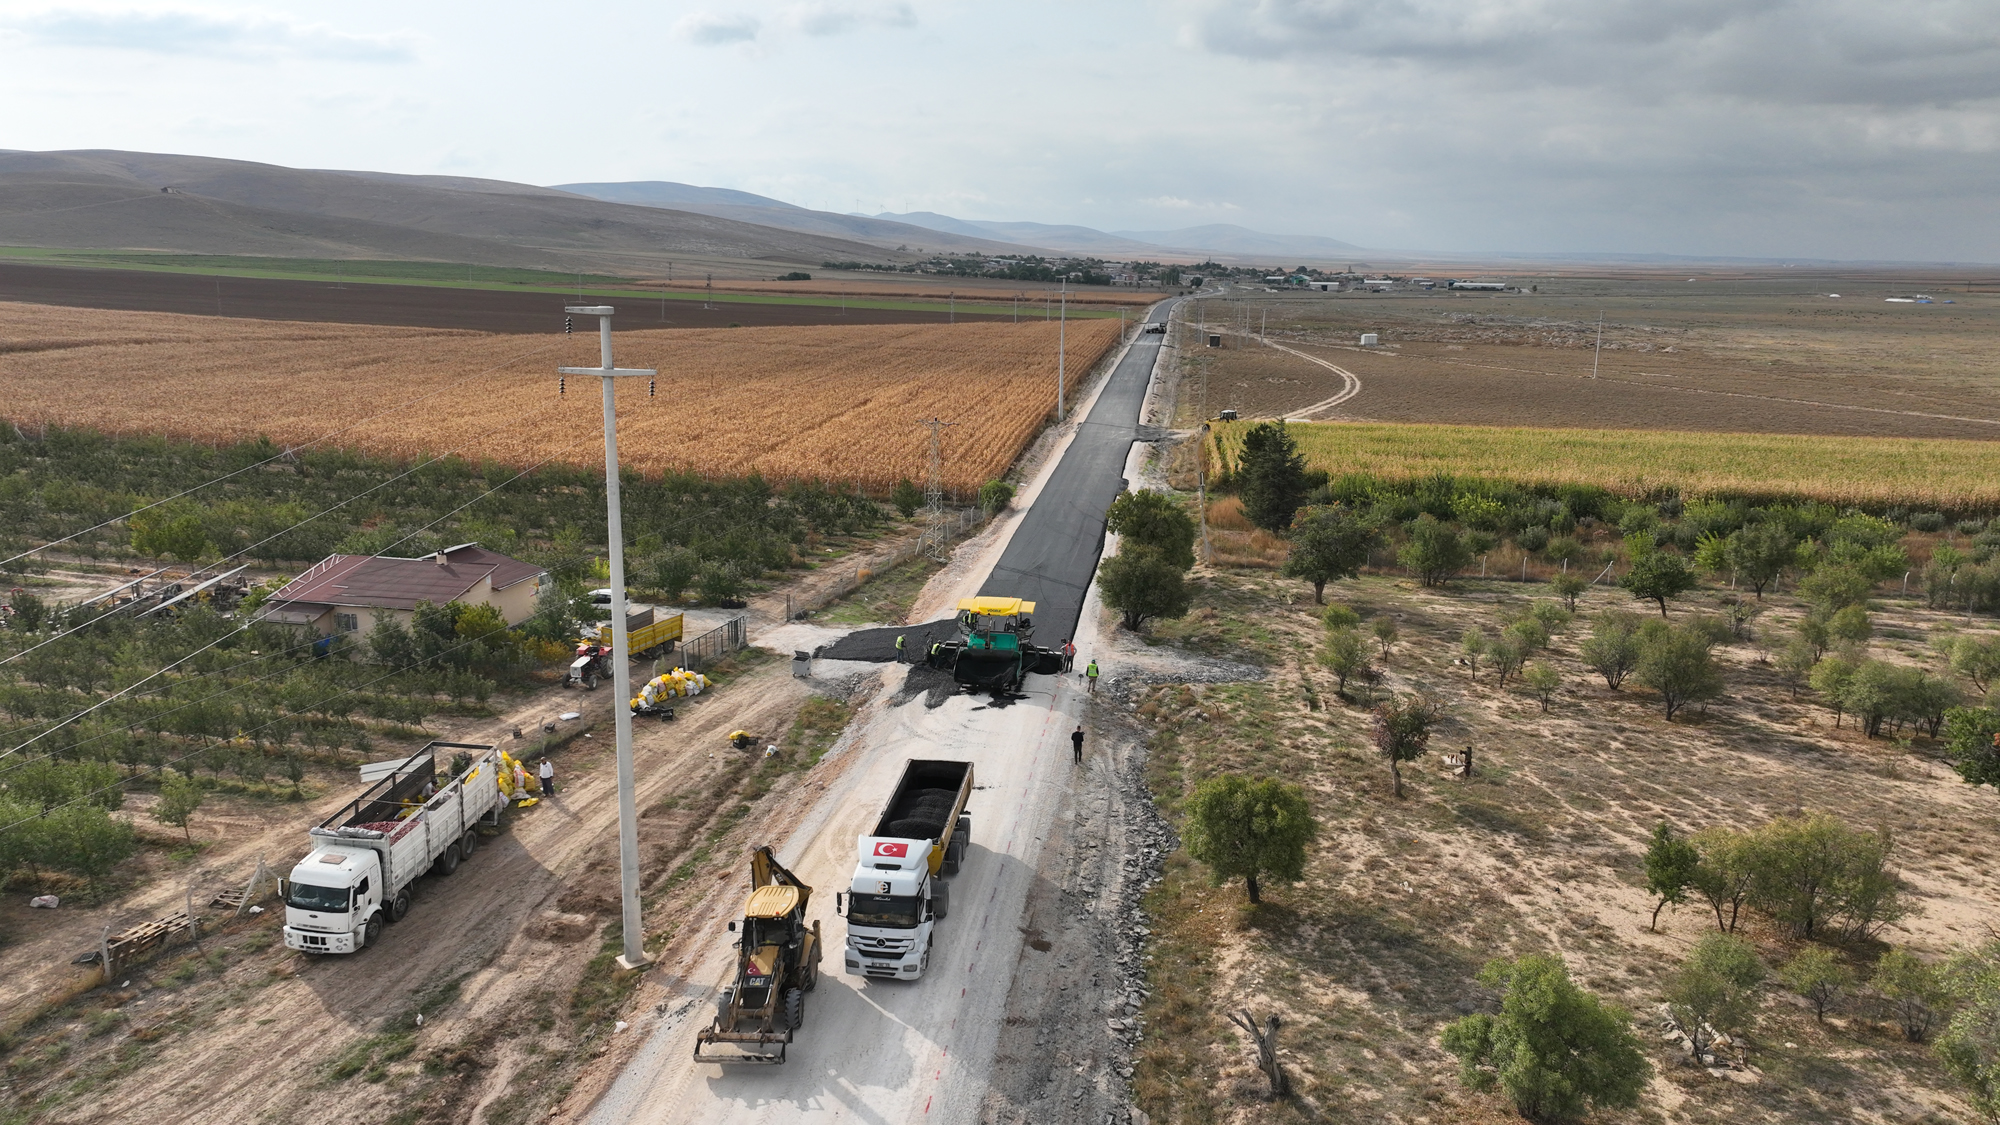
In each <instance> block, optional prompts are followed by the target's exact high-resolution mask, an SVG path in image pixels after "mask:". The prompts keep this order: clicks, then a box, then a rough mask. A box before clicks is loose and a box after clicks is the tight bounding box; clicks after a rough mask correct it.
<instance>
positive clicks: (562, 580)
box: [533, 524, 594, 594]
mask: <svg viewBox="0 0 2000 1125" xmlns="http://www.w3.org/2000/svg"><path fill="white" fill-rule="evenodd" d="M533 560H534V562H535V563H537V564H538V565H540V566H541V568H542V569H543V570H546V571H548V572H549V578H550V579H551V580H552V581H554V582H555V584H556V585H557V586H559V587H561V588H562V589H563V590H564V591H565V592H568V593H571V594H577V593H582V592H583V589H584V583H585V581H586V580H587V579H588V578H589V577H590V571H591V565H592V563H593V561H594V560H593V559H592V558H591V554H590V552H589V551H587V550H585V549H584V546H583V533H582V532H580V531H578V530H577V529H576V525H575V524H571V525H569V526H567V527H565V528H563V529H562V530H560V531H558V532H556V534H555V538H554V540H553V541H551V543H550V544H549V547H548V549H546V550H543V551H537V552H535V553H534V555H533Z"/></svg>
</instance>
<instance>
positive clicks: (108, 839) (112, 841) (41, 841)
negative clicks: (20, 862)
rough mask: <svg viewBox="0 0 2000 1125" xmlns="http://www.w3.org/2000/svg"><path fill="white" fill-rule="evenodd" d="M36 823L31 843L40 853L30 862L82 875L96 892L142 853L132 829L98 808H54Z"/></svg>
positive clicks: (70, 806) (78, 806)
mask: <svg viewBox="0 0 2000 1125" xmlns="http://www.w3.org/2000/svg"><path fill="white" fill-rule="evenodd" d="M35 824H36V827H37V828H38V831H37V832H35V833H34V834H33V835H32V837H31V840H32V841H33V842H34V844H35V850H36V852H37V853H38V854H36V855H35V856H34V857H33V858H32V859H31V861H30V862H32V863H33V864H34V865H35V866H37V867H52V868H55V869H57V870H61V871H67V872H70V873H71V874H73V875H79V876H81V877H82V878H83V879H84V880H86V881H87V882H88V883H89V884H90V885H91V887H92V888H93V889H94V888H97V887H99V886H101V885H102V883H103V881H104V878H105V876H107V875H110V874H111V873H112V872H113V871H115V870H117V868H118V865H119V864H121V863H124V862H125V861H126V860H128V859H130V858H132V855H133V854H134V853H135V852H137V851H138V850H139V840H138V835H137V834H136V833H135V832H133V830H132V826H131V825H130V824H129V823H127V822H125V821H123V820H118V819H115V818H113V817H112V816H111V814H109V813H107V812H105V811H104V809H103V808H102V807H100V806H97V805H88V804H76V805H66V806H64V807H62V808H57V809H51V810H49V811H48V812H47V813H45V814H43V815H42V817H41V818H40V819H39V820H38V821H36V822H35Z"/></svg>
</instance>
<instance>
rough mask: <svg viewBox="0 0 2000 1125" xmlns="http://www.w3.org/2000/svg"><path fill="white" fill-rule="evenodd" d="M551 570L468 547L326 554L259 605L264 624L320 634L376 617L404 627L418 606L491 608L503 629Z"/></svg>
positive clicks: (519, 615)
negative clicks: (401, 554)
mask: <svg viewBox="0 0 2000 1125" xmlns="http://www.w3.org/2000/svg"><path fill="white" fill-rule="evenodd" d="M550 585H551V581H550V579H549V572H548V571H546V570H543V569H542V568H541V567H539V566H536V565H535V564H533V563H525V562H522V561H521V560H519V559H514V558H509V557H508V556H506V555H503V554H501V553H500V552H498V551H489V550H487V549H486V548H484V547H481V546H479V545H477V544H474V543H461V544H459V545H458V546H456V547H447V548H445V549H444V550H442V551H438V552H435V553H433V554H429V555H424V556H422V557H420V558H414V559H404V558H393V557H390V556H386V555H330V556H328V557H327V558H326V559H325V560H324V561H322V562H320V563H319V564H318V565H317V566H315V567H313V568H312V569H311V570H308V571H306V572H305V573H304V574H301V575H299V576H298V577H297V578H294V579H292V580H291V581H290V582H287V583H286V584H285V585H284V588H282V589H280V590H279V591H278V592H277V593H275V594H272V595H271V596H270V598H269V599H267V600H266V601H265V602H264V607H263V608H264V619H265V620H267V621H275V622H278V623H280V624H285V625H310V626H312V627H313V628H314V629H317V630H318V631H319V632H321V633H322V634H327V635H331V634H336V633H355V634H366V633H367V632H368V630H370V629H373V628H374V627H375V617H376V615H377V614H387V615H389V617H390V618H392V619H394V620H397V621H400V622H401V623H402V624H404V625H406V626H407V625H408V624H409V623H410V618H411V616H412V614H413V613H414V612H415V610H416V608H417V603H419V602H431V603H433V604H435V605H443V604H444V603H446V602H464V603H465V604H467V605H490V606H492V607H493V608H495V609H497V610H499V611H500V616H501V617H503V618H505V619H506V621H507V624H509V625H519V624H520V623H521V622H523V621H525V620H527V619H528V617H529V616H530V615H532V614H533V613H534V612H535V603H536V601H537V599H539V598H540V597H541V595H542V591H543V590H544V589H547V588H548V587H549V586H550Z"/></svg>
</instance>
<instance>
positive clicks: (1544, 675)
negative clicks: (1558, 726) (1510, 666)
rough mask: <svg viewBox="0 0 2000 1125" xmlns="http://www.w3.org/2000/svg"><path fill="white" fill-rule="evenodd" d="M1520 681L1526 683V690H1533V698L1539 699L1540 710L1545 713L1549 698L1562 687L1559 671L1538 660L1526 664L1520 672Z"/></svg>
mask: <svg viewBox="0 0 2000 1125" xmlns="http://www.w3.org/2000/svg"><path fill="white" fill-rule="evenodd" d="M1521 682H1522V683H1524V684H1527V685H1528V690H1529V691H1532V692H1534V693H1535V698H1537V699H1539V700H1541V703H1542V711H1543V713H1544V714H1546V713H1547V712H1548V709H1549V700H1550V699H1552V698H1554V696H1555V694H1556V692H1557V691H1558V690H1559V689H1560V688H1561V687H1562V682H1563V678H1562V673H1561V672H1558V671H1556V670H1555V669H1554V668H1551V667H1549V666H1548V665H1546V664H1543V663H1542V662H1540V661H1536V662H1535V663H1533V664H1530V665H1528V667H1527V669H1526V670H1525V671H1523V672H1522V673H1521Z"/></svg>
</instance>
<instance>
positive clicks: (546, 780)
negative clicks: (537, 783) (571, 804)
mask: <svg viewBox="0 0 2000 1125" xmlns="http://www.w3.org/2000/svg"><path fill="white" fill-rule="evenodd" d="M535 772H536V774H537V776H539V777H540V778H541V779H542V796H544V797H553V796H555V795H556V764H555V763H554V762H551V761H549V760H548V759H547V758H543V759H542V766H541V768H540V769H539V770H536V771H535Z"/></svg>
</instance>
